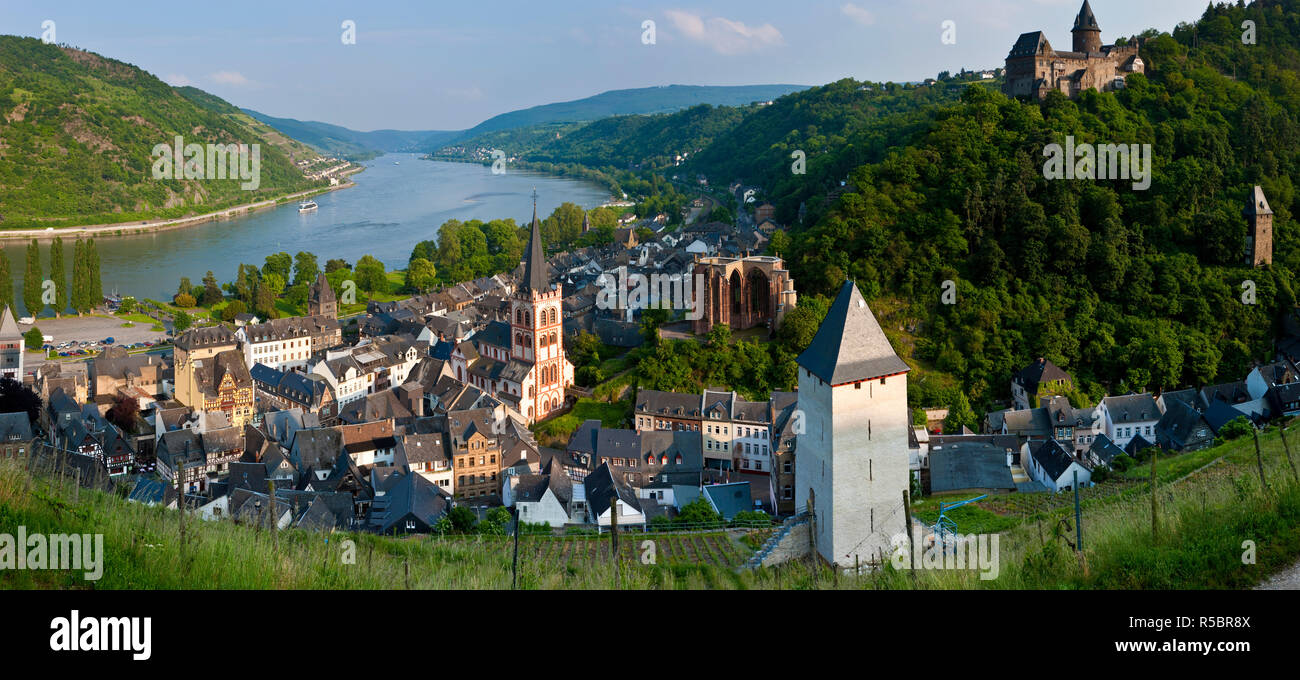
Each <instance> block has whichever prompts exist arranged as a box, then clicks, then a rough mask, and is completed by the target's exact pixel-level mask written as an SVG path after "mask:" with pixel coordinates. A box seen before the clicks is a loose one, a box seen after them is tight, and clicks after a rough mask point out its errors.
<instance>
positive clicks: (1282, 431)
mask: <svg viewBox="0 0 1300 680" xmlns="http://www.w3.org/2000/svg"><path fill="white" fill-rule="evenodd" d="M1278 434H1279V436H1281V437H1282V447H1283V449H1286V452H1287V464H1290V465H1291V476H1292V477H1295V480H1296V482H1297V484H1300V472H1296V462H1295V460H1292V459H1291V445H1290V443H1287V429H1286V428H1283V426H1279V428H1278Z"/></svg>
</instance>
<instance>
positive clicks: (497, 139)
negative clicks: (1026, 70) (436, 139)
mask: <svg viewBox="0 0 1300 680" xmlns="http://www.w3.org/2000/svg"><path fill="white" fill-rule="evenodd" d="M962 89H963V88H962V87H958V86H956V85H953V84H944V83H940V84H937V85H935V86H933V87H929V86H904V85H899V84H896V83H887V84H882V83H860V82H857V81H853V80H847V79H846V80H842V81H839V82H836V83H832V84H830V85H825V86H821V87H813V88H807V89H803V90H800V91H798V92H793V93H790V94H787V95H785V96H782V97H779V98H776V99H775V100H773V102H772V103H771V104H766V102H764V103H758V104H750V105H746V106H712V105H707V104H701V105H699V106H693V107H690V108H688V109H685V110H682V111H677V112H674V113H664V114H658V115H624V116H614V117H610V118H604V119H601V120H597V121H593V122H590V123H579V124H575V123H550V124H545V125H534V126H530V127H523V128H515V129H510V130H500V131H495V132H488V133H484V134H479V135H476V136H474V137H472V138H469V139H466V140H460V141H456V142H454V143H452V144H450V145H449V146H450V148H444V149H442V150H441V152H440V153H438V154H436V155H440V156H444V157H451V158H458V157H462V158H475V159H479V160H481V159H482V158H481V154H478V155H477V156H476V155H475V152H476V151H479V150H481V149H484V148H489V149H501V150H502V151H504V152H505V153H506V154H507V155H509V156H512V157H518V158H520V159H521V160H525V161H529V162H533V163H555V164H566V163H577V164H580V165H584V166H587V167H590V168H614V169H632V168H636V169H643V170H664V169H667V168H672V167H675V166H676V165H677V162H678V160H679V159H678V156H679V155H680V156H681V157H683V158H684V159H685V161H686V162H685V164H684V165H683V169H682V170H681V171H679V172H681V173H685V172H691V173H695V172H698V173H701V174H704V175H706V176H708V177H710V178H713V179H715V180H718V181H723V180H730V179H744V180H746V181H747V182H752V183H756V184H765V185H767V186H772V185H775V184H776V183H778V182H779V181H780V180H781V179H782V173H784V175H785V176H789V175H790V164H791V162H792V161H791V157H790V152H791V151H792V150H793V149H796V148H799V149H803V150H805V151H806V153H807V156H808V158H809V159H813V158H815V157H817V156H819V155H821V152H822V151H825V150H826V149H827V148H829V147H831V146H835V147H836V148H837V150H838V151H840V152H841V153H840V154H837V155H836V159H837V161H840V162H844V163H848V164H849V165H848V167H852V166H853V165H856V164H860V163H862V162H865V161H866V160H867V159H868V156H866V155H862V156H861V157H860V158H858V161H857V163H852V161H851V160H850V159H851V158H852V157H854V156H853V155H852V153H857V152H860V151H861V152H865V147H864V146H863V142H862V141H860V140H853V141H852V142H847V140H850V139H852V138H853V137H854V135H855V134H856V133H857V132H858V131H860V130H863V129H865V128H866V127H867V126H868V125H869V124H871V123H873V122H879V121H881V120H882V119H888V120H889V121H890V124H889V125H881V126H878V127H877V128H876V129H878V130H881V131H883V132H888V133H889V135H890V136H900V135H902V134H903V131H904V130H905V129H906V128H907V123H908V121H909V120H913V119H917V118H919V117H920V116H921V112H923V111H925V110H927V109H929V108H931V107H933V106H934V105H936V104H940V103H951V102H954V101H956V100H957V98H958V97H959V96H960V94H961V92H962ZM805 139H807V143H804V140H805ZM883 141H887V140H885V139H883V138H881V139H873V140H871V142H872V144H876V143H879V142H883ZM796 142H797V143H796ZM844 151H850V152H852V153H850V154H849V155H845V154H843V153H842V152H844ZM697 155H698V157H696V156H697ZM813 164H814V165H816V166H817V169H818V170H819V171H825V170H826V169H827V168H826V167H824V166H823V165H822V164H821V161H820V160H818V161H817V162H816V163H813ZM675 172H678V171H675ZM810 172H812V171H811V170H810ZM764 180H770V184H769V183H767V182H765V181H764Z"/></svg>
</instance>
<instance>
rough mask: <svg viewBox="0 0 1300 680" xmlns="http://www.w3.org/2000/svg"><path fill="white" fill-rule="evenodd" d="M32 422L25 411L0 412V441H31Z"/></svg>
mask: <svg viewBox="0 0 1300 680" xmlns="http://www.w3.org/2000/svg"><path fill="white" fill-rule="evenodd" d="M32 439H33V435H32V422H31V421H30V420H29V419H28V418H27V412H25V411H19V412H17V413H0V441H31V440H32Z"/></svg>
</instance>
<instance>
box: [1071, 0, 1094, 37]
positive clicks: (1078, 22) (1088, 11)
mask: <svg viewBox="0 0 1300 680" xmlns="http://www.w3.org/2000/svg"><path fill="white" fill-rule="evenodd" d="M1073 30H1074V31H1100V30H1101V27H1100V26H1098V25H1097V15H1096V14H1093V13H1092V5H1089V4H1088V0H1083V7H1081V8H1079V16H1077V17H1075V19H1074V29H1073Z"/></svg>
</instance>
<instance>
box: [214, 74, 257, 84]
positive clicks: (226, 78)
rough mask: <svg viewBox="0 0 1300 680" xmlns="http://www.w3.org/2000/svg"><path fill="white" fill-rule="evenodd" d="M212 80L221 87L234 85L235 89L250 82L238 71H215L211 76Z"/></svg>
mask: <svg viewBox="0 0 1300 680" xmlns="http://www.w3.org/2000/svg"><path fill="white" fill-rule="evenodd" d="M212 80H214V81H216V82H217V83H219V84H221V85H234V86H236V87H240V86H243V85H248V84H249V83H251V82H252V81H250V80H249V79H248V78H245V77H244V74H242V73H240V72H239V71H217V72H216V73H213V74H212Z"/></svg>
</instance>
